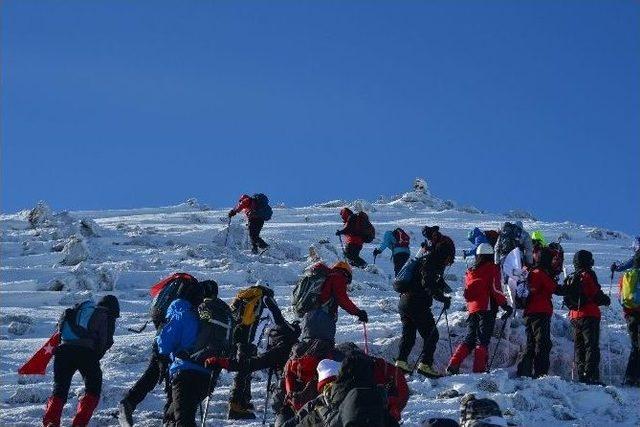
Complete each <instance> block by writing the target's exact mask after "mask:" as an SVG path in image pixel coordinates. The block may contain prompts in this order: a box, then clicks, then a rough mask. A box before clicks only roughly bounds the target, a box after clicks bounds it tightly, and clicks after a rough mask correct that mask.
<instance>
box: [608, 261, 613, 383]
mask: <svg viewBox="0 0 640 427" xmlns="http://www.w3.org/2000/svg"><path fill="white" fill-rule="evenodd" d="M613 274H614V272H613V271H612V272H611V275H610V276H609V301H611V288H612V287H613ZM609 309H610V310H612V308H611V304H609ZM607 353H608V354H607V371H608V374H609V383H611V384H613V379H612V378H611V329H610V328H609V329H607Z"/></svg>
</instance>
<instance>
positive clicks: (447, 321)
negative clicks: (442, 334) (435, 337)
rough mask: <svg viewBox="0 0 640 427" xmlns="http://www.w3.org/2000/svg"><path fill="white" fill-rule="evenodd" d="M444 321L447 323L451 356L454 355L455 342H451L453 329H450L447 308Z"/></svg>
mask: <svg viewBox="0 0 640 427" xmlns="http://www.w3.org/2000/svg"><path fill="white" fill-rule="evenodd" d="M444 321H445V322H446V324H447V336H448V337H449V351H450V352H451V357H453V344H451V330H450V329H449V316H447V310H445V311H444Z"/></svg>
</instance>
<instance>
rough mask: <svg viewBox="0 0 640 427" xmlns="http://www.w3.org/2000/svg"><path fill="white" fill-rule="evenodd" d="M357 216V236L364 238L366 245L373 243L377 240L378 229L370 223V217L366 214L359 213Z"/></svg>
mask: <svg viewBox="0 0 640 427" xmlns="http://www.w3.org/2000/svg"><path fill="white" fill-rule="evenodd" d="M355 215H356V230H357V234H358V235H359V236H360V237H362V240H364V242H365V243H371V242H373V239H375V238H376V229H375V227H374V226H373V224H371V221H369V215H367V214H366V213H364V212H358V213H357V214H355Z"/></svg>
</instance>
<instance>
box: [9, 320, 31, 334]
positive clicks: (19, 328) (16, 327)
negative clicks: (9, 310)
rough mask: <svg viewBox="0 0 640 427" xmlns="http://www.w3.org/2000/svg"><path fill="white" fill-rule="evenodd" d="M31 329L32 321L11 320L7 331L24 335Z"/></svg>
mask: <svg viewBox="0 0 640 427" xmlns="http://www.w3.org/2000/svg"><path fill="white" fill-rule="evenodd" d="M30 330H31V324H30V323H23V322H11V323H9V327H8V328H7V331H8V332H9V333H10V334H13V335H24V334H26V333H27V332H29V331H30Z"/></svg>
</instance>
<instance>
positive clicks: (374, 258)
mask: <svg viewBox="0 0 640 427" xmlns="http://www.w3.org/2000/svg"><path fill="white" fill-rule="evenodd" d="M377 256H378V255H376V254H373V265H376V257H377Z"/></svg>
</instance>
